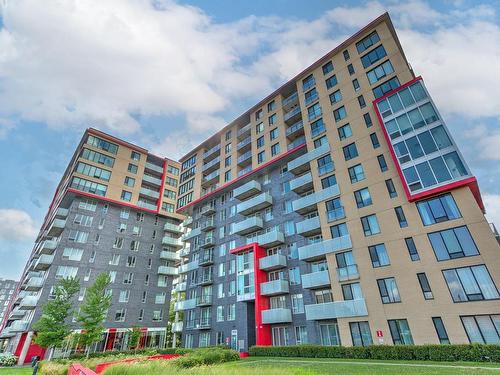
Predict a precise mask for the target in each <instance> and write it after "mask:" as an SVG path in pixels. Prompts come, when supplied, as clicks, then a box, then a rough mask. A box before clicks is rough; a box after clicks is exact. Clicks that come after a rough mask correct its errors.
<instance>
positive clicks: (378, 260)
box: [368, 243, 391, 268]
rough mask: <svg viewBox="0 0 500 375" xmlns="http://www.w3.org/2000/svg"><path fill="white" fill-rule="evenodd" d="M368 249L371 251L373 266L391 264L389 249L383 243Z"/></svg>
mask: <svg viewBox="0 0 500 375" xmlns="http://www.w3.org/2000/svg"><path fill="white" fill-rule="evenodd" d="M368 251H369V253H370V258H371V260H372V266H373V268H378V267H383V266H388V265H389V264H391V262H390V261H389V255H387V250H386V248H385V245H384V244H383V243H381V244H378V245H374V246H369V247H368Z"/></svg>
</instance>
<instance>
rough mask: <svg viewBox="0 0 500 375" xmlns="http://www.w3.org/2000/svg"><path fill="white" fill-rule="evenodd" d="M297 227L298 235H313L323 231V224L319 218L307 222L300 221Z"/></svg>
mask: <svg viewBox="0 0 500 375" xmlns="http://www.w3.org/2000/svg"><path fill="white" fill-rule="evenodd" d="M295 225H296V227H297V233H298V234H301V235H306V236H307V235H311V234H313V233H315V232H320V231H321V223H320V220H319V216H316V217H312V218H310V219H307V220H303V221H299V222H298V223H296V224H295Z"/></svg>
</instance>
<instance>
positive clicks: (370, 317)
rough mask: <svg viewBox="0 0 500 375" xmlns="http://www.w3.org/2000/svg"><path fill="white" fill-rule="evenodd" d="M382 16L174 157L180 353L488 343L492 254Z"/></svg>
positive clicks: (448, 142) (495, 337) (454, 151)
mask: <svg viewBox="0 0 500 375" xmlns="http://www.w3.org/2000/svg"><path fill="white" fill-rule="evenodd" d="M452 132H453V127H451V131H450V130H449V129H448V127H447V126H446V125H445V123H444V120H443V118H442V117H441V115H440V114H439V112H438V109H437V108H436V106H435V104H434V103H433V101H432V99H431V96H430V94H429V92H428V91H427V89H426V87H425V84H424V82H423V80H422V78H421V77H416V76H415V74H414V72H413V70H412V69H411V67H410V65H409V63H408V61H407V60H406V58H405V55H404V52H403V50H402V48H401V45H400V43H399V41H398V38H397V36H396V33H395V30H394V27H393V25H392V23H391V20H390V18H389V16H388V15H387V14H384V15H382V16H381V17H379V18H377V19H376V20H374V21H373V22H371V23H370V24H369V25H367V26H366V27H364V28H363V29H362V30H360V31H359V32H358V33H356V34H355V35H353V36H352V37H351V38H349V39H348V40H346V41H345V42H344V43H342V44H341V45H340V46H338V47H337V48H335V49H334V50H332V51H331V52H330V53H328V54H327V55H326V56H324V57H323V58H321V59H320V60H318V61H317V62H316V63H314V64H313V65H312V66H310V67H309V68H307V69H306V70H304V71H303V72H301V73H300V74H298V75H297V76H296V77H295V78H294V79H292V80H291V81H289V82H287V83H286V84H285V85H283V86H282V87H280V88H279V89H278V90H277V91H275V92H274V93H272V94H271V95H269V96H268V97H266V98H265V99H263V100H262V101H261V102H259V103H258V104H257V105H255V106H254V107H253V108H251V109H250V110H249V111H247V112H246V113H244V114H243V115H241V116H240V117H239V118H237V119H236V120H234V121H233V122H232V123H231V124H229V125H228V126H226V127H225V128H224V129H222V130H221V131H220V132H218V133H217V134H215V135H213V136H212V137H210V138H209V139H208V140H206V141H205V142H203V143H202V144H201V145H199V146H198V147H197V148H195V149H194V150H193V151H192V152H190V153H188V154H187V155H186V156H185V157H183V158H182V159H181V160H180V162H181V173H180V181H179V192H178V202H177V208H178V212H182V213H184V214H186V215H189V219H187V221H186V222H185V224H186V225H188V226H189V227H190V228H191V230H190V232H188V233H186V234H185V235H184V236H183V240H184V241H185V242H186V245H185V247H184V248H183V249H182V251H181V258H182V261H181V265H180V267H179V283H178V291H179V292H180V293H179V294H178V300H177V302H176V304H175V310H176V312H177V319H178V321H177V322H176V323H175V325H174V327H175V329H176V330H177V331H179V332H182V334H183V335H182V343H183V346H186V347H202V346H208V345H215V344H223V343H225V344H228V345H231V347H233V348H235V349H238V350H242V351H247V350H248V348H249V346H251V345H255V344H257V345H295V344H304V343H315V344H323V345H339V344H341V345H347V346H351V345H370V344H413V343H414V344H427V343H429V344H439V343H453V344H459V343H469V342H482V343H499V342H500V338H499V333H500V332H499V331H498V327H499V326H500V303H499V293H498V287H497V286H498V285H499V284H500V267H499V266H500V264H499V262H500V261H499V259H498V257H497V256H496V254H497V253H498V251H499V250H500V249H499V244H498V241H497V239H496V236H495V234H494V233H493V232H492V230H491V228H490V226H489V225H488V223H487V221H486V220H485V217H484V213H483V210H484V207H483V203H482V201H481V196H480V193H479V189H478V185H477V182H476V179H475V178H474V176H473V175H472V173H471V171H470V170H469V168H468V167H467V164H466V162H465V161H464V159H463V157H462V156H461V153H460V150H459V149H458V147H457V145H456V143H455V142H454V141H453V138H452V135H451V133H452Z"/></svg>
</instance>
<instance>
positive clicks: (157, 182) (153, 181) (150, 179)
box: [142, 174, 161, 186]
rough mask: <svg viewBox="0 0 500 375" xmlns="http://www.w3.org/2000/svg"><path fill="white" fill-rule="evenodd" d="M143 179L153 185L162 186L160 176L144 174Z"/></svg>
mask: <svg viewBox="0 0 500 375" xmlns="http://www.w3.org/2000/svg"><path fill="white" fill-rule="evenodd" d="M142 181H145V182H148V183H150V184H152V185H156V186H161V180H160V179H159V178H156V177H153V176H150V175H147V174H145V175H143V176H142Z"/></svg>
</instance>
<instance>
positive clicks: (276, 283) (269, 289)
mask: <svg viewBox="0 0 500 375" xmlns="http://www.w3.org/2000/svg"><path fill="white" fill-rule="evenodd" d="M289 292H290V288H289V286H288V280H273V281H268V282H265V283H261V284H260V294H261V295H263V296H276V295H278V294H286V293H289Z"/></svg>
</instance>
